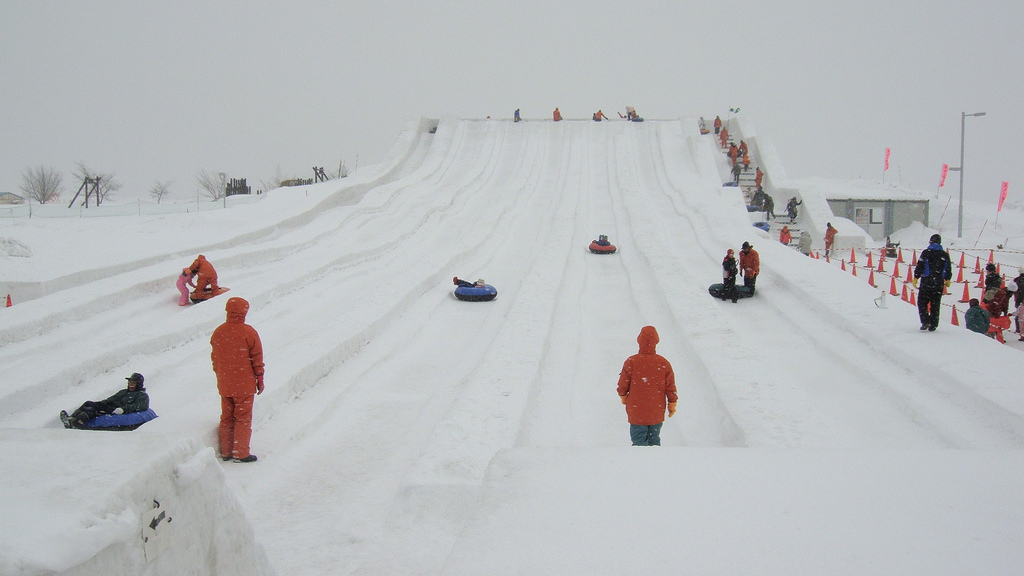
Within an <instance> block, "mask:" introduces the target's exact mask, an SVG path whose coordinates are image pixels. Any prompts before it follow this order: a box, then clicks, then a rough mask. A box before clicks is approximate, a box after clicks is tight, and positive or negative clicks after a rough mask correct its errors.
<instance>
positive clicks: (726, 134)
mask: <svg viewBox="0 0 1024 576" xmlns="http://www.w3.org/2000/svg"><path fill="white" fill-rule="evenodd" d="M718 138H719V140H721V141H722V148H725V147H726V146H725V143H726V142H728V141H729V131H728V130H726V129H725V128H722V131H721V132H720V133H719V134H718Z"/></svg>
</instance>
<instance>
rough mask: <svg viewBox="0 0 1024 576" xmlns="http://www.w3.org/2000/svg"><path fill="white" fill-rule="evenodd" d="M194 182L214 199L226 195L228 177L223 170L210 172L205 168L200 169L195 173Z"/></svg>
mask: <svg viewBox="0 0 1024 576" xmlns="http://www.w3.org/2000/svg"><path fill="white" fill-rule="evenodd" d="M196 183H197V184H199V188H201V189H202V190H203V192H205V193H206V195H207V196H209V197H210V198H212V199H214V200H220V199H221V198H223V197H225V196H227V195H228V177H227V174H225V173H223V172H218V173H217V174H211V173H209V172H207V171H206V170H200V171H199V174H196Z"/></svg>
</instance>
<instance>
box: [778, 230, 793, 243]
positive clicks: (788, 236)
mask: <svg viewBox="0 0 1024 576" xmlns="http://www.w3.org/2000/svg"><path fill="white" fill-rule="evenodd" d="M792 241H793V234H792V233H791V232H790V231H789V226H783V227H782V231H781V232H779V242H782V243H783V244H785V245H787V246H788V245H789V243H790V242H792Z"/></svg>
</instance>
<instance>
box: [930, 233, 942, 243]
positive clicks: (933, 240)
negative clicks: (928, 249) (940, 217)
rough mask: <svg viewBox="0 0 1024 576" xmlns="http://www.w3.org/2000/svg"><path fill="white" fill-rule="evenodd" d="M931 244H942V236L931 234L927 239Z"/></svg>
mask: <svg viewBox="0 0 1024 576" xmlns="http://www.w3.org/2000/svg"><path fill="white" fill-rule="evenodd" d="M928 241H929V242H931V243H932V244H942V236H939V235H938V234H932V237H931V238H929V239H928Z"/></svg>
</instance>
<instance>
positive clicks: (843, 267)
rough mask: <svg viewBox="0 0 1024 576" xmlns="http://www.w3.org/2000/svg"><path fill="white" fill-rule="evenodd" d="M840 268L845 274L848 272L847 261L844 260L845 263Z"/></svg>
mask: <svg viewBox="0 0 1024 576" xmlns="http://www.w3.org/2000/svg"><path fill="white" fill-rule="evenodd" d="M840 268H842V270H843V272H846V260H843V263H842V265H841V266H840Z"/></svg>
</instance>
